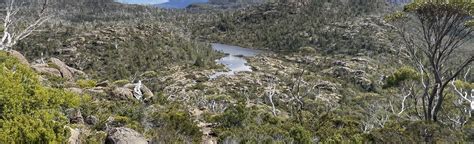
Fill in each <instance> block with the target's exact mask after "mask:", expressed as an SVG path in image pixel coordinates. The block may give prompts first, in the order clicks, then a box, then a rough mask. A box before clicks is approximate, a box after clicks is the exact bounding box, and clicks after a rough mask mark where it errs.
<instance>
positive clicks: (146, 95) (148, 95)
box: [123, 84, 155, 99]
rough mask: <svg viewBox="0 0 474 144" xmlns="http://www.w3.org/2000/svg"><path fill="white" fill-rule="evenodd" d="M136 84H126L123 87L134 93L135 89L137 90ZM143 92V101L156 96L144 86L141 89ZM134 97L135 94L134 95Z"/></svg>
mask: <svg viewBox="0 0 474 144" xmlns="http://www.w3.org/2000/svg"><path fill="white" fill-rule="evenodd" d="M135 86H136V84H126V85H124V86H123V87H124V88H128V89H130V91H132V92H133V89H134V88H135ZM140 90H141V91H142V94H143V99H148V98H151V97H153V96H154V95H155V94H153V92H152V91H151V90H150V89H149V88H148V87H147V86H145V85H144V84H142V87H141V89H140ZM132 95H133V94H132Z"/></svg>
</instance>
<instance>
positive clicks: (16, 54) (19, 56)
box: [8, 50, 30, 66]
mask: <svg viewBox="0 0 474 144" xmlns="http://www.w3.org/2000/svg"><path fill="white" fill-rule="evenodd" d="M8 55H10V56H12V57H15V58H16V59H18V61H20V63H21V64H24V65H26V66H30V63H29V62H28V60H27V59H26V58H25V56H23V54H21V53H20V52H18V51H15V50H10V51H8Z"/></svg>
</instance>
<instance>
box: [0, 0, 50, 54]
mask: <svg viewBox="0 0 474 144" xmlns="http://www.w3.org/2000/svg"><path fill="white" fill-rule="evenodd" d="M0 5H2V6H3V7H4V8H5V9H4V10H3V11H2V12H1V13H2V17H3V18H2V20H3V25H2V27H1V31H0V32H2V33H3V36H2V37H1V39H0V50H10V49H11V48H12V47H13V46H14V45H15V44H17V43H18V41H20V40H23V39H24V38H26V37H28V36H29V35H31V34H32V33H33V32H34V31H35V30H36V29H37V28H38V27H40V26H41V25H42V24H43V23H44V22H46V21H47V20H49V19H50V17H51V16H50V15H48V5H49V2H48V0H40V1H19V2H17V1H16V0H6V1H4V2H3V3H0Z"/></svg>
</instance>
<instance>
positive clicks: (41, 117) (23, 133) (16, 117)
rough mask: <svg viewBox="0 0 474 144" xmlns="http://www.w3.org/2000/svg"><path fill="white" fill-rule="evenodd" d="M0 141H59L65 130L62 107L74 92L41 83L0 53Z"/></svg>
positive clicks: (70, 103)
mask: <svg viewBox="0 0 474 144" xmlns="http://www.w3.org/2000/svg"><path fill="white" fill-rule="evenodd" d="M0 83H1V84H2V85H1V87H0V114H1V118H0V142H1V143H62V142H64V141H65V140H66V137H67V135H68V131H67V130H66V129H65V128H64V126H65V125H66V124H67V123H68V120H67V118H66V116H65V114H64V111H63V110H64V109H66V108H73V107H76V106H78V105H79V99H78V97H79V96H77V95H74V94H72V93H69V92H66V91H64V90H61V89H55V88H48V87H44V86H42V85H41V84H40V83H39V81H38V76H37V75H36V73H34V72H33V71H32V70H31V69H30V68H28V67H26V66H24V65H21V64H19V63H18V61H17V60H16V59H14V58H11V57H7V56H6V54H5V53H4V52H0Z"/></svg>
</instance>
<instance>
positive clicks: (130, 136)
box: [105, 127, 148, 144]
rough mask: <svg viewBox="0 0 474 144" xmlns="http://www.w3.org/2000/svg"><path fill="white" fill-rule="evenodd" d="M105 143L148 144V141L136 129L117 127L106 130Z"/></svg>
mask: <svg viewBox="0 0 474 144" xmlns="http://www.w3.org/2000/svg"><path fill="white" fill-rule="evenodd" d="M105 143H106V144H148V141H147V140H146V139H145V137H143V135H142V134H140V133H138V132H137V131H135V130H133V129H130V128H125V127H119V128H114V129H112V130H110V131H109V132H108V135H107V138H106V140H105Z"/></svg>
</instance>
